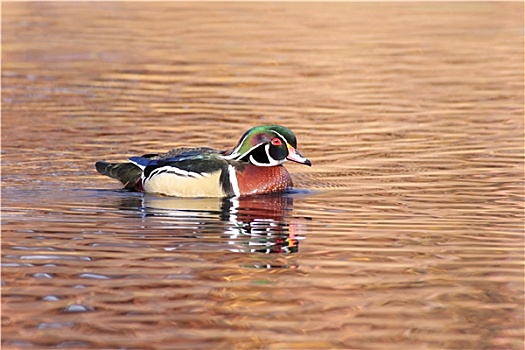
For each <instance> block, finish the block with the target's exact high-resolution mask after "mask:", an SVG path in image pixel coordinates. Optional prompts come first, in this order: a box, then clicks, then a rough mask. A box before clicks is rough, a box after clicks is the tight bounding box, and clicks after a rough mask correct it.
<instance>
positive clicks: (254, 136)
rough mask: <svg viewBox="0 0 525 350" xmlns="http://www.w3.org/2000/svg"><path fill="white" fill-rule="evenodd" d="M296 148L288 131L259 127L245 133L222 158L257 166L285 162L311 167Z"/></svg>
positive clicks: (282, 128)
mask: <svg viewBox="0 0 525 350" xmlns="http://www.w3.org/2000/svg"><path fill="white" fill-rule="evenodd" d="M296 147H297V138H296V137H295V135H294V133H293V132H292V131H291V130H290V129H288V128H285V127H284V126H281V125H261V126H256V127H254V128H251V129H250V130H248V131H246V132H245V133H244V135H242V137H241V139H240V141H239V143H238V144H237V146H236V147H235V148H234V149H233V150H232V151H231V153H230V154H228V155H226V156H224V158H225V159H235V160H240V161H246V162H250V163H252V164H254V165H257V166H275V165H280V164H282V163H284V162H286V161H287V160H291V161H294V162H297V163H301V164H306V165H312V163H311V162H310V161H309V160H308V159H306V158H304V157H303V156H302V155H301V154H300V153H299V151H297V150H296Z"/></svg>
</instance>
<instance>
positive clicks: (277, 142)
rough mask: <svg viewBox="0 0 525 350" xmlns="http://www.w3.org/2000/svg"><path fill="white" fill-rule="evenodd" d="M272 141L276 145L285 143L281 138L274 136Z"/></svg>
mask: <svg viewBox="0 0 525 350" xmlns="http://www.w3.org/2000/svg"><path fill="white" fill-rule="evenodd" d="M271 142H272V145H274V146H280V145H281V144H282V143H283V142H282V141H281V139H280V138H278V137H274V138H273V139H272V141H271Z"/></svg>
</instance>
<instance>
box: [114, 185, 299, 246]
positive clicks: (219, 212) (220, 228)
mask: <svg viewBox="0 0 525 350" xmlns="http://www.w3.org/2000/svg"><path fill="white" fill-rule="evenodd" d="M120 208H126V209H132V208H134V209H137V208H140V210H141V216H142V217H143V218H144V221H143V224H145V228H150V229H159V228H162V229H177V230H179V232H178V233H177V238H179V239H180V238H186V239H190V238H193V239H198V241H199V242H200V243H202V246H203V247H204V246H205V247H206V248H207V249H208V248H211V247H213V246H214V247H215V248H219V249H221V248H222V249H227V250H230V251H234V252H259V253H267V254H271V253H281V254H283V253H284V254H286V253H295V252H297V251H298V248H299V240H300V239H301V237H302V234H303V233H304V232H303V231H304V226H303V225H301V224H300V223H299V222H298V221H297V220H296V219H294V218H293V217H292V216H291V212H292V209H293V196H292V195H291V194H279V195H278V194H270V195H259V196H250V197H240V198H224V199H217V198H197V199H193V198H192V199H188V198H176V197H159V196H155V195H144V196H141V197H134V198H127V199H126V200H125V201H124V202H122V203H121V206H120ZM181 229H182V230H181ZM164 232H166V231H164ZM169 232H172V233H173V231H169ZM193 242H194V243H195V241H194V240H193ZM186 244H188V242H186ZM192 246H193V247H195V245H194V244H192ZM174 249H179V248H174Z"/></svg>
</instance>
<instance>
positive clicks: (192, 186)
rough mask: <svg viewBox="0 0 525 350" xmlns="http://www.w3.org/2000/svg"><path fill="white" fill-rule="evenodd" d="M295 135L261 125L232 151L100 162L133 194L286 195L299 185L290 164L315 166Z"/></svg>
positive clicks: (99, 165) (174, 153)
mask: <svg viewBox="0 0 525 350" xmlns="http://www.w3.org/2000/svg"><path fill="white" fill-rule="evenodd" d="M296 147H297V139H296V137H295V135H294V134H293V132H292V131H291V130H290V129H288V128H285V127H284V126H281V125H262V126H256V127H254V128H252V129H250V130H248V131H247V132H245V133H244V135H242V137H241V139H240V141H239V143H238V144H237V146H235V147H234V148H233V149H231V150H228V151H218V150H215V149H212V148H206V147H202V148H176V149H172V150H171V151H169V152H167V153H162V154H146V155H143V156H142V157H131V158H129V159H128V160H129V162H126V163H107V162H104V161H99V162H97V163H96V164H95V167H96V169H97V171H98V172H99V173H101V174H103V175H107V176H109V177H112V178H115V179H118V180H120V182H122V183H123V184H124V187H125V188H126V189H128V190H131V191H139V192H146V193H155V194H160V195H166V196H176V197H239V196H249V195H256V194H265V193H272V192H282V191H285V190H287V189H289V188H291V187H293V182H292V178H291V176H290V174H289V173H288V171H287V170H286V169H285V168H284V167H283V166H282V164H283V163H284V162H286V161H287V160H291V161H294V162H297V163H300V164H306V165H308V166H311V165H312V163H311V162H310V161H309V160H308V159H306V158H305V157H303V156H302V155H301V154H300V153H299V151H297V150H296Z"/></svg>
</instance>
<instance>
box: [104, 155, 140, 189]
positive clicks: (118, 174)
mask: <svg viewBox="0 0 525 350" xmlns="http://www.w3.org/2000/svg"><path fill="white" fill-rule="evenodd" d="M95 168H96V169H97V171H98V172H99V173H100V174H102V175H106V176H109V177H111V178H113V179H117V180H119V181H120V182H122V183H123V184H124V187H125V188H126V189H128V190H131V191H142V181H141V176H142V169H141V168H139V167H138V166H136V165H135V164H133V163H108V162H104V161H98V162H96V163H95Z"/></svg>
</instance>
